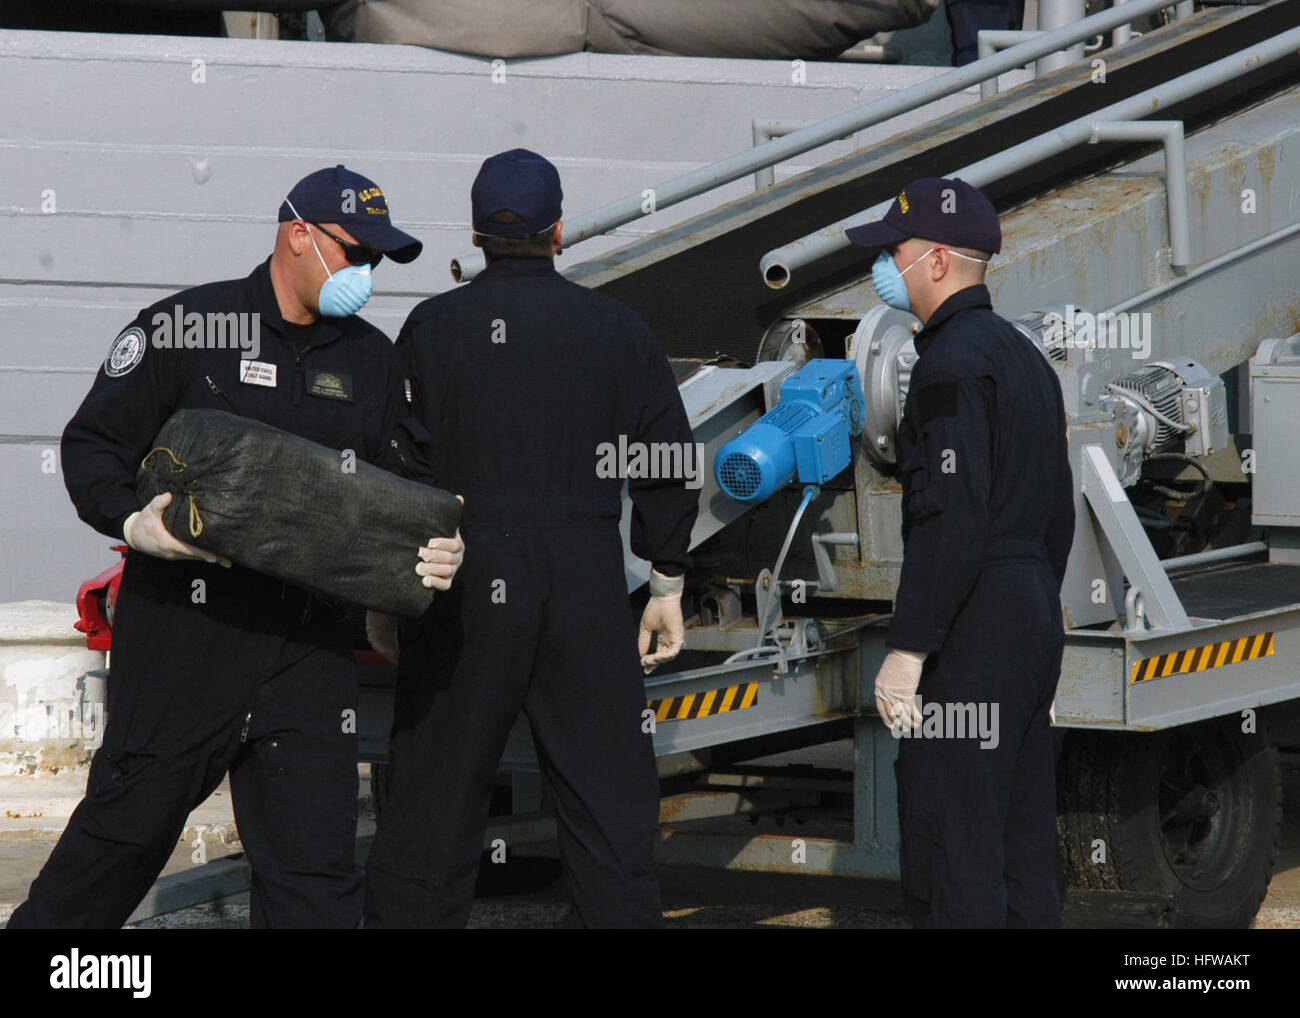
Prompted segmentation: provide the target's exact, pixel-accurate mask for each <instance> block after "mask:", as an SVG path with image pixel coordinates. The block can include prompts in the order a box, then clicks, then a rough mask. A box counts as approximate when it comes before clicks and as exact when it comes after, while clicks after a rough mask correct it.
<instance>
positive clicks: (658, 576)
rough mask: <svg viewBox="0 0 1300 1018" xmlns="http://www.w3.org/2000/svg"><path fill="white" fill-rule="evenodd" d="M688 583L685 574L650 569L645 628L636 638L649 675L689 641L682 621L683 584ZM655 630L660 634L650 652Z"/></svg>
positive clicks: (642, 618)
mask: <svg viewBox="0 0 1300 1018" xmlns="http://www.w3.org/2000/svg"><path fill="white" fill-rule="evenodd" d="M685 585H686V576H685V574H683V575H681V576H665V575H664V574H663V573H661V572H659V571H658V570H656V569H652V570H650V600H649V601H648V602H646V606H645V611H643V612H642V613H641V631H640V632H639V633H638V634H637V641H636V645H637V651H638V652H639V653H640V655H641V667H642V668H643V669H645V673H646V674H647V675H649V674H650V673H651V672H652V671H654V670H655V669H656V668H657V667H658V666H659V665H661V664H663V663H664V662H665V661H671V660H672V659H673V658H675V657H676V656H677V655H678V654H680V653H681V652H682V644H683V643H684V642H685V641H686V626H685V625H684V624H683V622H682V588H683V587H684V586H685ZM652 633H658V634H659V638H658V642H657V643H656V644H655V652H654V653H653V654H651V653H650V635H651V634H652Z"/></svg>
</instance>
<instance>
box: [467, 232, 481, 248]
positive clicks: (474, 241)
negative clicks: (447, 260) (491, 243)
mask: <svg viewBox="0 0 1300 1018" xmlns="http://www.w3.org/2000/svg"><path fill="white" fill-rule="evenodd" d="M469 242H470V243H471V244H473V245H474V246H475V247H482V246H483V245H482V244H480V243H479V242H478V234H477V233H471V234H470V235H469Z"/></svg>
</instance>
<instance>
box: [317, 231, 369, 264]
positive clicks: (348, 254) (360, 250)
mask: <svg viewBox="0 0 1300 1018" xmlns="http://www.w3.org/2000/svg"><path fill="white" fill-rule="evenodd" d="M312 226H314V227H316V229H318V230H320V232H321V233H323V234H325V236H327V237H329V239H330V240H332V241H334V243H335V244H337V245H338V246H339V247H341V248H342V249H343V257H344V258H346V259H347V260H348V264H349V265H366V264H369V266H370V267H371V268H372V269H373V268H375V267H376V266H378V265H379V263H380V262H381V261H382V260H383V257H384V253H383V252H382V251H376V250H375V249H374V248H373V247H366V245H365V244H349V243H348V242H347V241H346V240H344V239H343V238H342V237H336V236H334V234H332V233H330V232H329V230H327V229H325V227H323V226H321V225H320V223H312Z"/></svg>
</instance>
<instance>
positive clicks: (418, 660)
mask: <svg viewBox="0 0 1300 1018" xmlns="http://www.w3.org/2000/svg"><path fill="white" fill-rule="evenodd" d="M562 201H563V192H562V191H561V188H560V176H559V173H558V172H557V171H556V169H555V167H554V166H553V165H551V163H550V162H549V161H547V160H546V159H545V158H543V157H542V156H540V155H538V154H537V153H536V152H530V151H528V150H526V149H513V150H511V151H509V152H502V153H500V154H498V155H495V156H492V157H491V158H489V159H487V160H486V161H485V162H484V163H483V166H482V168H481V169H480V170H479V174H478V177H477V179H476V180H475V181H474V186H473V188H472V190H471V192H470V204H471V206H472V219H473V226H474V242H475V243H476V244H478V245H480V246H481V247H482V248H483V252H484V255H485V257H486V260H487V268H486V269H484V270H483V271H482V272H481V273H480V274H479V275H478V276H477V277H475V279H474V280H472V281H471V282H470V283H468V284H467V285H466V286H464V287H461V288H459V289H456V290H452V291H450V292H448V293H443V294H440V295H438V296H437V297H434V298H433V299H431V300H427V301H425V302H424V303H422V304H420V305H418V306H417V307H416V308H415V310H414V311H412V312H411V316H410V317H409V318H408V319H407V321H406V324H405V325H404V326H403V327H402V332H401V335H400V336H398V340H397V347H398V353H399V355H400V356H401V358H402V361H403V363H404V364H405V366H406V371H407V378H408V383H409V392H410V394H411V396H410V399H411V403H412V407H413V409H414V411H415V415H416V417H417V418H418V419H419V420H420V421H421V422H423V423H424V425H425V427H426V428H427V429H428V431H429V432H430V433H432V434H433V435H434V436H435V437H436V443H435V444H434V445H432V446H431V447H430V448H429V451H428V457H429V462H430V464H431V466H432V467H433V470H434V473H435V474H436V476H437V477H438V478H439V481H440V482H441V483H442V484H443V485H445V486H448V487H450V488H451V489H453V490H455V491H463V492H464V493H465V515H464V517H463V519H462V521H461V527H462V529H463V530H464V533H465V539H466V541H467V542H468V543H469V544H470V546H471V547H472V548H473V552H472V554H471V555H470V556H469V558H468V559H467V560H466V563H465V568H464V569H462V571H461V573H460V574H459V576H458V579H457V582H456V584H455V586H453V587H452V589H451V591H450V593H449V595H448V596H447V597H443V598H440V599H439V601H438V602H435V604H434V607H433V609H431V611H430V612H429V613H428V614H427V615H425V617H424V618H422V619H420V620H419V621H418V623H416V624H414V625H412V626H410V627H407V628H406V629H404V630H403V631H402V641H401V648H400V650H401V659H400V662H399V665H400V669H401V671H400V676H399V681H398V692H397V707H396V711H395V716H394V720H393V737H392V740H391V742H390V747H391V759H392V780H391V783H390V788H389V800H388V802H387V804H386V805H385V807H384V811H383V813H382V815H381V819H380V824H379V829H378V830H377V831H376V833H375V841H374V844H373V845H372V846H371V849H370V855H369V857H368V859H367V861H366V926H367V927H383V926H388V927H393V926H463V925H464V924H465V921H466V919H467V917H468V916H469V910H470V905H471V903H472V900H473V895H474V878H475V873H476V871H477V869H478V866H479V862H480V855H479V851H480V848H481V846H482V844H483V833H484V828H485V827H486V825H487V818H488V807H489V804H490V800H491V796H492V788H493V779H494V777H495V774H496V771H497V766H498V762H499V760H500V757H501V752H502V748H503V747H504V745H505V741H506V736H507V734H508V733H509V731H510V729H511V727H512V725H513V724H514V723H515V721H516V719H517V718H518V716H519V714H520V711H521V710H522V711H523V712H524V713H525V714H527V716H528V721H529V725H530V726H531V729H532V733H533V738H534V741H535V742H536V744H537V750H538V758H539V762H540V764H541V769H542V778H543V780H544V781H545V783H546V786H547V788H548V790H549V792H550V797H551V800H552V803H553V805H554V807H555V813H556V817H557V819H558V823H559V846H560V856H561V859H562V861H563V863H564V871H565V875H566V877H567V878H568V882H569V890H570V893H571V898H572V911H571V913H570V915H569V917H568V919H567V920H566V924H567V925H580V926H588V927H592V926H599V927H609V926H639V927H644V926H660V925H662V923H663V912H662V909H661V905H660V900H659V885H658V881H657V879H656V876H655V868H654V843H655V835H656V828H657V826H658V817H659V779H658V774H657V771H656V767H655V758H654V747H653V744H652V738H651V733H650V732H649V731H647V730H646V728H645V725H644V721H643V719H642V712H643V711H644V710H645V705H646V694H645V685H644V676H643V674H642V668H645V669H646V670H647V671H649V670H650V669H652V668H654V667H655V666H656V665H658V664H660V663H662V662H665V661H670V660H672V659H673V658H674V657H675V656H676V655H677V653H678V652H679V651H680V650H681V647H682V642H683V638H684V630H683V625H682V609H681V598H682V590H683V586H684V580H685V573H686V570H687V568H688V567H689V565H690V556H689V555H688V549H689V547H690V534H691V528H692V527H693V526H694V523H695V516H696V512H697V493H696V491H695V490H692V488H691V487H689V486H688V485H687V481H688V480H689V479H690V477H689V476H688V475H687V474H685V473H684V472H679V473H673V471H671V470H669V471H665V472H661V471H659V470H655V471H653V472H651V473H652V474H653V476H646V475H645V474H644V473H641V472H633V471H632V470H631V469H630V468H629V469H619V468H618V467H617V466H616V467H614V469H604V466H608V465H609V457H607V456H602V452H601V450H602V449H605V450H609V449H623V448H628V449H635V448H645V449H676V450H678V451H680V452H681V453H682V457H681V459H680V460H679V461H678V465H679V466H683V467H685V468H686V469H687V470H690V469H691V467H692V466H693V467H694V468H695V472H696V473H698V472H699V470H700V468H701V464H699V463H698V462H696V461H695V458H694V455H693V454H694V452H695V447H694V445H693V439H692V435H691V429H690V424H689V422H688V420H687V417H686V411H685V408H684V407H683V406H682V400H681V396H680V395H679V394H678V390H677V384H676V381H675V380H674V378H673V372H672V368H671V367H670V366H669V364H668V359H667V358H666V357H665V356H664V353H663V349H662V347H661V346H660V344H659V341H658V339H657V338H656V337H655V335H654V333H653V332H651V330H650V328H649V327H648V326H647V325H646V324H645V322H643V321H642V320H641V319H640V318H638V317H637V316H636V315H635V314H633V313H632V312H631V311H630V310H629V309H628V308H626V307H624V306H623V305H622V304H620V303H618V302H617V301H615V300H613V299H612V298H610V297H607V296H605V295H603V294H600V293H597V292H595V291H592V290H588V289H585V288H584V287H581V286H578V285H576V284H574V283H570V282H568V281H567V280H566V279H565V278H564V277H563V276H561V275H560V274H559V273H558V272H556V271H555V265H554V257H555V254H556V253H557V252H558V251H559V248H560V242H561V236H562V230H563V226H562V223H561V221H560V219H561V215H562V209H561V203H562ZM625 476H626V480H627V487H628V491H629V493H630V496H631V499H632V506H633V510H632V519H631V546H632V550H633V552H634V553H635V554H637V555H639V556H640V557H641V558H643V559H648V560H649V561H650V563H651V565H652V569H651V574H650V583H649V587H650V598H649V601H648V603H647V605H646V607H645V610H644V612H643V613H642V615H641V629H640V633H639V634H638V632H637V630H636V626H635V621H634V620H635V616H634V615H632V614H631V612H630V611H629V605H628V588H627V579H626V574H625V573H624V566H623V542H622V539H621V537H620V536H619V519H620V516H621V514H622V495H621V489H622V486H623V482H624V478H625ZM652 637H653V638H654V640H655V641H656V647H655V649H654V650H651V647H650V644H651V640H652ZM638 656H639V662H638ZM494 861H497V860H494Z"/></svg>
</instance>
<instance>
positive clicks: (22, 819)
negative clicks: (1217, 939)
mask: <svg viewBox="0 0 1300 1018" xmlns="http://www.w3.org/2000/svg"><path fill="white" fill-rule="evenodd" d="M827 748H828V749H829V747H827ZM782 759H784V758H782ZM764 762H765V763H766V762H770V761H764ZM368 771H369V768H368V767H366V766H365V765H363V766H362V804H361V805H362V814H361V820H360V824H359V831H358V834H359V835H360V836H361V838H362V839H363V841H362V847H363V848H364V844H365V842H366V841H368V836H369V835H371V834H372V833H373V831H374V816H373V812H372V811H371V809H370V796H369V773H368ZM84 782H85V779H84V777H71V776H69V777H42V778H0V922H3V921H4V920H5V919H7V918H8V916H9V915H10V913H12V911H13V909H14V908H15V907H16V906H17V904H18V903H19V902H21V901H22V900H23V899H24V898H25V896H26V893H27V888H28V885H29V884H30V883H31V880H32V878H33V877H34V876H35V875H36V873H37V872H38V871H39V870H40V867H41V866H42V864H43V863H44V861H45V859H46V857H47V856H48V855H49V852H50V850H51V849H52V848H53V846H54V843H55V842H56V841H57V839H58V836H59V833H60V832H61V831H62V829H63V827H64V824H65V823H66V822H67V818H68V815H69V814H70V813H71V811H72V809H73V808H74V807H75V806H76V803H77V801H78V800H79V799H80V796H81V793H82V790H83V786H84ZM1283 787H1284V794H1285V801H1284V806H1283V809H1284V814H1285V817H1286V819H1285V821H1284V828H1283V834H1282V850H1281V854H1280V857H1279V859H1278V865H1277V868H1276V871H1275V873H1274V875H1273V880H1272V883H1271V884H1270V886H1269V893H1268V897H1267V898H1266V899H1265V901H1264V904H1263V906H1262V907H1261V909H1260V912H1259V915H1258V916H1257V918H1256V920H1255V924H1254V928H1256V929H1300V759H1297V758H1296V757H1294V756H1292V757H1289V758H1286V759H1285V760H1284V764H1283ZM724 823H733V824H737V825H743V826H738V827H737V830H748V831H750V832H752V833H777V832H778V831H784V832H785V833H790V832H791V828H790V827H785V828H777V827H776V826H775V821H774V820H773V819H771V818H762V819H760V820H759V822H758V824H757V825H754V826H750V825H749V824H748V822H747V821H746V820H743V819H736V820H734V821H724ZM808 833H810V834H812V833H820V832H813V831H811V830H810V831H808ZM200 842H201V843H202V848H201V849H200V848H199V847H198V846H199V843H200ZM239 849H240V845H239V842H238V834H237V832H236V831H235V827H234V821H233V817H232V815H231V808H230V790H229V787H228V786H227V785H225V784H223V785H222V786H221V787H220V788H219V789H218V790H217V791H216V792H214V793H213V795H212V797H211V798H210V799H209V800H208V801H207V802H205V803H204V804H203V805H202V806H200V807H199V809H197V810H195V811H194V813H193V814H192V815H191V816H190V818H189V822H188V824H187V826H186V829H185V832H184V834H183V835H182V837H181V840H180V841H179V842H178V843H177V845H176V850H175V851H174V852H173V853H172V857H171V859H170V860H169V862H168V864H167V867H166V868H165V870H164V873H176V872H180V871H183V870H186V869H190V868H192V867H194V865H195V862H196V857H202V858H203V859H206V860H212V859H216V858H219V857H221V856H224V855H228V854H231V853H232V852H238V851H239ZM535 854H536V855H537V856H539V857H544V856H546V855H547V854H551V853H548V850H547V849H545V848H539V849H537V850H535ZM519 857H520V858H523V857H524V854H523V850H520V853H519ZM536 865H540V866H542V867H545V866H546V863H541V862H539V863H536ZM660 879H661V885H662V890H663V902H664V915H665V918H666V920H667V924H668V926H669V927H670V928H683V929H684V928H692V927H697V928H698V927H708V928H718V929H723V928H726V929H738V928H765V927H766V928H773V927H776V928H780V927H809V928H840V929H845V928H852V929H887V928H899V929H901V928H906V926H907V923H906V920H905V919H904V917H903V910H902V899H901V895H900V893H899V889H898V885H897V883H896V882H893V881H867V880H846V879H836V878H826V877H801V876H788V875H784V874H770V873H741V872H730V871H724V870H714V869H705V868H697V867H684V866H672V867H663V868H662V869H661V871H660ZM565 911H566V896H565V890H564V883H563V880H560V879H556V880H553V881H551V882H550V883H549V884H547V885H546V886H544V887H542V888H541V889H539V890H533V891H527V892H514V893H507V894H500V895H494V896H492V897H483V898H479V899H478V900H477V901H476V902H475V904H474V909H473V912H472V913H471V916H470V926H471V927H491V928H535V927H548V926H552V925H554V924H556V923H558V922H559V921H560V920H561V919H562V918H563V916H564V914H565ZM1068 918H1069V913H1068V912H1067V921H1068ZM138 925H139V926H141V927H146V928H191V929H200V928H202V929H217V928H246V927H247V925H248V895H247V894H246V893H245V894H237V895H233V896H231V897H228V898H225V899H222V900H220V901H217V902H213V903H210V904H206V905H199V906H195V907H192V908H187V909H182V910H180V911H177V912H172V913H169V914H167V915H163V916H159V917H156V918H153V919H148V920H145V921H143V922H141V923H139V924H138Z"/></svg>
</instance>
